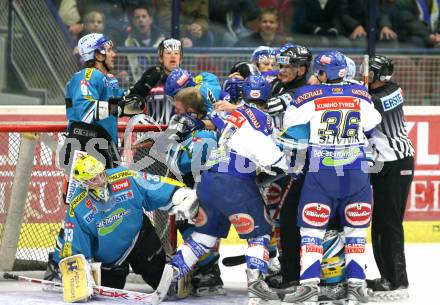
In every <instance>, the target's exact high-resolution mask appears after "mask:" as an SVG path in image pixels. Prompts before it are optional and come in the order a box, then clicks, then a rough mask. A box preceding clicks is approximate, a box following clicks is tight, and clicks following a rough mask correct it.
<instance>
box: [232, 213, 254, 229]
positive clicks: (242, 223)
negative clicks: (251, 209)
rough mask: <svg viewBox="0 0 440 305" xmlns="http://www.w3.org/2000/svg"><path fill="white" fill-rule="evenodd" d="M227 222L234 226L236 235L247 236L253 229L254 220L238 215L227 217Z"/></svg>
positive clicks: (245, 215)
mask: <svg viewBox="0 0 440 305" xmlns="http://www.w3.org/2000/svg"><path fill="white" fill-rule="evenodd" d="M229 221H230V222H231V223H232V224H233V225H234V227H235V230H236V231H237V233H238V234H249V233H251V232H252V231H253V230H254V228H255V225H254V219H253V218H252V216H251V215H248V214H243V213H238V214H234V215H231V216H229Z"/></svg>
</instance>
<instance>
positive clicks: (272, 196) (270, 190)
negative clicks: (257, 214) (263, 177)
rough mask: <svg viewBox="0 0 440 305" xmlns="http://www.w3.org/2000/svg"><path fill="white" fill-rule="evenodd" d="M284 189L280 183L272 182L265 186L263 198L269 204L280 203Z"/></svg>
mask: <svg viewBox="0 0 440 305" xmlns="http://www.w3.org/2000/svg"><path fill="white" fill-rule="evenodd" d="M281 194H282V189H281V186H280V185H279V184H278V183H271V184H270V185H269V186H267V187H266V188H264V191H263V198H264V201H265V202H266V204H267V205H272V204H278V203H280V200H281Z"/></svg>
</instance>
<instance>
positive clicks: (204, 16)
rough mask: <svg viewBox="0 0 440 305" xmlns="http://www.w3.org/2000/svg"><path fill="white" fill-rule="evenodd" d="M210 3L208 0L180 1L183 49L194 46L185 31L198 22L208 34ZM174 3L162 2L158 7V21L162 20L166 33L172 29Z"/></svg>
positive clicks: (169, 1) (169, 0)
mask: <svg viewBox="0 0 440 305" xmlns="http://www.w3.org/2000/svg"><path fill="white" fill-rule="evenodd" d="M209 2H210V1H208V0H181V1H180V28H181V37H182V44H183V47H185V48H188V47H192V46H194V43H193V41H192V40H191V38H189V37H185V35H184V34H186V33H185V31H186V30H187V29H188V27H189V26H190V25H191V24H193V23H194V22H195V21H196V20H197V23H198V24H199V25H200V26H201V27H202V31H203V32H206V31H207V30H208V25H209ZM171 4H172V1H171V0H162V1H160V5H158V7H157V20H160V24H161V27H163V29H164V30H165V31H167V30H168V29H170V28H171V15H172V6H171Z"/></svg>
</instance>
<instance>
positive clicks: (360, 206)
mask: <svg viewBox="0 0 440 305" xmlns="http://www.w3.org/2000/svg"><path fill="white" fill-rule="evenodd" d="M370 218H371V204H369V203H367V202H354V203H350V204H348V205H347V206H346V207H345V219H346V220H347V222H348V223H349V224H351V225H352V226H365V225H367V224H368V223H369V222H370Z"/></svg>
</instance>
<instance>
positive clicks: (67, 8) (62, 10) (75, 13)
mask: <svg viewBox="0 0 440 305" xmlns="http://www.w3.org/2000/svg"><path fill="white" fill-rule="evenodd" d="M58 14H59V15H60V18H61V20H62V21H63V22H64V24H65V25H66V27H67V29H68V30H69V32H70V34H71V35H72V38H73V39H74V40H75V41H76V40H77V39H78V38H79V37H78V36H79V34H80V33H81V32H82V30H83V25H82V23H81V15H80V13H79V10H78V4H77V1H76V0H61V1H58Z"/></svg>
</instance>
